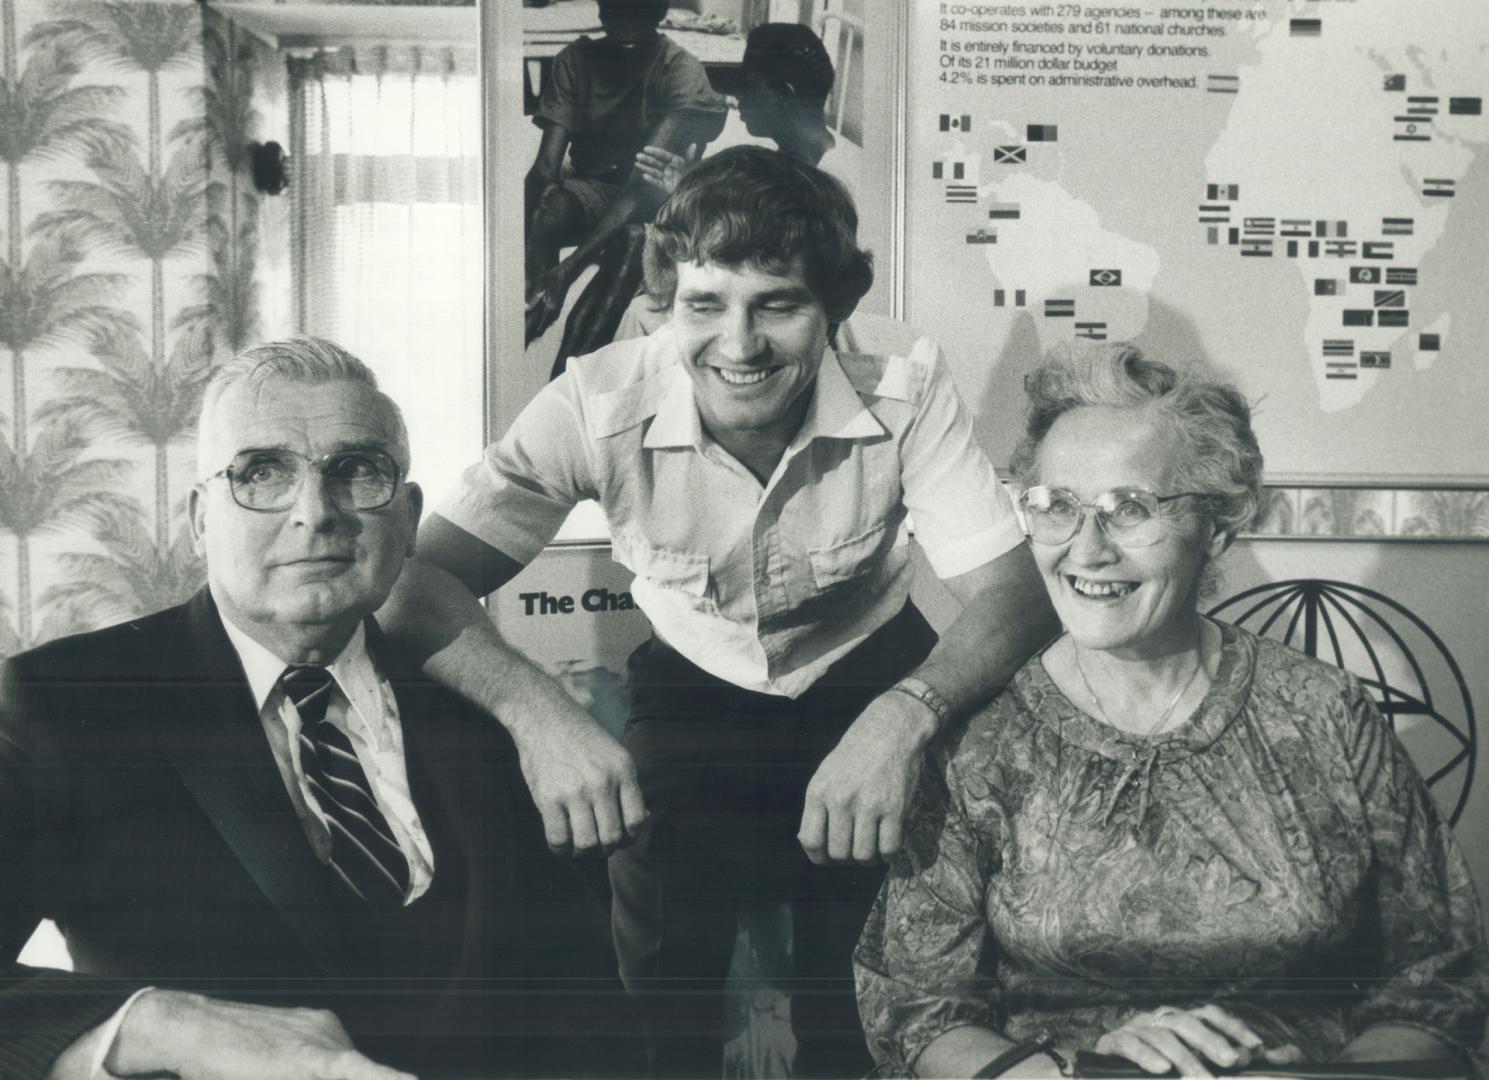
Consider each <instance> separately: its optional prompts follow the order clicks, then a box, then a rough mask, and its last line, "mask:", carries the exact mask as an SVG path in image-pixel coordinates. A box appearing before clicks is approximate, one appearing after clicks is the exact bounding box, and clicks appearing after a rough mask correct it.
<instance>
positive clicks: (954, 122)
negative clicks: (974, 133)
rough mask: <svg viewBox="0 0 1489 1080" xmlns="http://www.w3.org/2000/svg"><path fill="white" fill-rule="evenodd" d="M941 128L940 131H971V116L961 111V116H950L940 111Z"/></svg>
mask: <svg viewBox="0 0 1489 1080" xmlns="http://www.w3.org/2000/svg"><path fill="white" fill-rule="evenodd" d="M941 130H942V131H971V130H972V117H970V116H968V115H967V114H966V113H962V115H961V116H952V115H951V114H950V113H942V114H941Z"/></svg>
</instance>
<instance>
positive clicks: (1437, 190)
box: [1422, 177, 1457, 199]
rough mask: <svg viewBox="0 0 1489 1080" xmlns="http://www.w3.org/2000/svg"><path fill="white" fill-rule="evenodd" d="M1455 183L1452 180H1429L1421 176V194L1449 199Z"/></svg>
mask: <svg viewBox="0 0 1489 1080" xmlns="http://www.w3.org/2000/svg"><path fill="white" fill-rule="evenodd" d="M1456 186H1457V183H1456V182H1455V181H1453V180H1429V179H1427V178H1426V177H1423V178H1422V194H1423V195H1425V196H1427V197H1428V198H1439V199H1451V198H1452V197H1453V189H1454V188H1455V187H1456Z"/></svg>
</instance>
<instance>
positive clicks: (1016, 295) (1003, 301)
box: [993, 289, 1024, 307]
mask: <svg viewBox="0 0 1489 1080" xmlns="http://www.w3.org/2000/svg"><path fill="white" fill-rule="evenodd" d="M1007 306H1008V293H1007V292H1006V291H1005V290H1003V289H994V290H993V307H1007ZM1013 306H1014V307H1023V306H1024V290H1023V289H1015V290H1013Z"/></svg>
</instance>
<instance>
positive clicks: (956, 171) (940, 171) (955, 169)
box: [931, 161, 967, 180]
mask: <svg viewBox="0 0 1489 1080" xmlns="http://www.w3.org/2000/svg"><path fill="white" fill-rule="evenodd" d="M966 178H967V163H966V162H964V161H953V162H952V163H951V179H953V180H965V179H966ZM931 179H932V180H944V179H946V163H945V162H942V161H933V162H931Z"/></svg>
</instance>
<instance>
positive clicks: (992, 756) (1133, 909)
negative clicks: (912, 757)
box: [855, 624, 1489, 1075]
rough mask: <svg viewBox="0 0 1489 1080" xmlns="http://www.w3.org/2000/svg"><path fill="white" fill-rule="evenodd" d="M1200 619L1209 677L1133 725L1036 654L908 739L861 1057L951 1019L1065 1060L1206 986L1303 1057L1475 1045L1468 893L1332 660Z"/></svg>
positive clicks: (1476, 981)
mask: <svg viewBox="0 0 1489 1080" xmlns="http://www.w3.org/2000/svg"><path fill="white" fill-rule="evenodd" d="M1221 630H1222V637H1223V645H1222V651H1221V656H1220V664H1219V668H1218V670H1217V672H1216V677H1215V680H1214V683H1213V685H1212V686H1211V688H1210V691H1209V693H1208V694H1207V695H1206V697H1205V699H1204V701H1203V702H1202V703H1201V704H1200V707H1199V708H1198V709H1197V710H1196V711H1195V713H1194V715H1193V716H1191V717H1190V718H1189V719H1188V720H1187V721H1185V723H1183V724H1182V725H1180V726H1179V727H1177V728H1175V729H1173V730H1172V731H1170V732H1168V733H1165V734H1164V735H1161V736H1159V737H1157V738H1154V739H1151V740H1145V739H1143V738H1141V737H1139V736H1134V735H1129V734H1126V733H1124V732H1122V731H1119V730H1118V729H1116V728H1113V727H1110V726H1108V725H1107V724H1104V723H1101V722H1100V721H1097V720H1094V719H1092V718H1091V717H1089V716H1087V715H1086V714H1085V713H1083V712H1081V711H1080V710H1079V709H1077V708H1076V707H1075V706H1074V705H1073V704H1071V702H1070V701H1069V700H1068V699H1066V698H1065V696H1064V695H1063V694H1061V692H1060V691H1059V690H1058V689H1057V688H1056V686H1055V684H1054V683H1053V682H1052V681H1051V680H1050V677H1049V675H1048V674H1047V673H1046V672H1045V669H1044V666H1043V664H1042V662H1041V660H1040V658H1039V657H1036V658H1034V659H1033V660H1031V661H1030V662H1029V663H1028V664H1026V665H1025V666H1024V667H1023V669H1022V670H1021V671H1019V673H1018V674H1017V675H1016V676H1015V677H1014V680H1013V682H1012V683H1011V684H1010V686H1009V687H1008V689H1007V690H1006V691H1005V692H1004V693H1003V694H1002V695H1000V696H999V697H998V699H997V700H995V701H994V702H993V703H992V704H991V705H989V706H988V707H987V708H986V709H984V710H982V711H981V712H979V713H977V714H976V715H975V716H972V717H971V718H970V719H968V720H967V721H966V722H965V723H964V724H963V725H961V726H960V727H959V728H957V729H954V730H953V731H951V732H948V737H947V738H946V739H944V740H942V741H940V742H939V743H938V747H937V750H936V752H934V753H933V754H929V755H927V764H926V770H925V773H924V775H923V776H922V778H921V783H920V790H919V792H918V794H917V798H916V805H915V808H914V810H913V811H912V815H911V818H910V823H909V827H908V829H907V836H906V842H905V849H904V851H903V852H902V853H901V855H900V856H898V857H897V858H896V860H895V861H894V862H893V863H892V865H891V867H890V871H889V875H888V877H887V879H886V881H885V884H884V887H883V889H882V891H881V892H880V894H879V898H878V901H877V902H876V903H875V905H874V909H873V912H872V914H871V915H870V916H869V921H868V924H867V926H866V927H865V928H864V932H863V938H862V940H861V941H860V943H859V947H858V952H857V956H856V958H855V967H856V976H857V980H858V995H859V1006H860V1011H861V1013H862V1016H863V1022H864V1027H865V1031H866V1033H867V1035H868V1040H869V1048H870V1050H871V1051H872V1052H873V1054H874V1057H875V1059H876V1060H877V1061H878V1062H879V1069H880V1072H881V1073H883V1074H888V1075H910V1070H911V1066H912V1064H913V1063H914V1061H915V1059H916V1058H917V1056H918V1055H919V1054H920V1052H921V1050H923V1049H924V1048H925V1047H926V1045H927V1044H929V1043H930V1042H931V1041H932V1040H933V1039H935V1038H936V1037H937V1036H938V1035H941V1034H942V1033H943V1032H946V1031H949V1030H951V1029H952V1028H957V1027H962V1026H964V1025H968V1024H976V1025H981V1026H984V1027H988V1028H991V1029H993V1030H995V1031H998V1032H1001V1033H1003V1034H1004V1035H1006V1036H1007V1037H1008V1038H1011V1039H1022V1038H1025V1037H1027V1036H1028V1035H1030V1034H1031V1033H1033V1032H1034V1031H1035V1030H1037V1029H1039V1028H1049V1029H1050V1030H1051V1031H1052V1032H1053V1033H1054V1034H1055V1037H1056V1048H1057V1049H1058V1050H1059V1051H1060V1052H1061V1053H1062V1054H1065V1055H1070V1054H1073V1053H1074V1052H1075V1051H1076V1050H1078V1049H1090V1048H1092V1047H1093V1046H1094V1044H1095V1043H1096V1041H1097V1039H1098V1038H1100V1037H1101V1035H1102V1034H1103V1033H1104V1032H1105V1031H1107V1030H1109V1029H1111V1028H1114V1027H1116V1026H1119V1025H1120V1024H1121V1023H1123V1022H1124V1021H1125V1020H1126V1019H1127V1018H1128V1017H1129V1016H1131V1015H1132V1014H1133V1013H1135V1012H1138V1011H1140V1010H1145V1009H1151V1008H1154V1007H1156V1006H1158V1005H1173V1006H1177V1007H1194V1006H1197V1005H1201V1004H1204V1003H1207V1002H1214V1003H1217V1004H1219V1005H1221V1006H1222V1007H1224V1008H1226V1009H1229V1010H1231V1011H1233V1012H1235V1013H1236V1014H1238V1015H1240V1016H1242V1017H1244V1018H1245V1019H1246V1020H1247V1021H1248V1022H1249V1023H1251V1025H1252V1026H1253V1028H1255V1030H1256V1031H1257V1032H1258V1034H1260V1035H1261V1036H1262V1038H1263V1039H1264V1040H1265V1041H1266V1042H1267V1043H1268V1045H1278V1044H1281V1043H1284V1042H1292V1043H1296V1044H1297V1045H1298V1046H1299V1047H1301V1048H1302V1049H1303V1051H1304V1053H1305V1054H1306V1055H1307V1056H1308V1057H1309V1058H1310V1059H1313V1060H1326V1059H1328V1058H1331V1057H1333V1056H1334V1055H1335V1054H1336V1053H1337V1052H1338V1051H1339V1049H1340V1048H1341V1047H1343V1046H1344V1044H1345V1043H1347V1042H1348V1041H1349V1040H1350V1039H1352V1038H1353V1037H1354V1036H1355V1035H1356V1034H1358V1033H1359V1032H1360V1031H1362V1030H1363V1029H1365V1028H1367V1027H1369V1026H1371V1025H1374V1024H1380V1023H1387V1022H1389V1023H1401V1024H1409V1025H1412V1026H1414V1027H1419V1028H1423V1029H1426V1030H1428V1031H1430V1032H1432V1033H1433V1034H1434V1035H1437V1036H1438V1037H1440V1038H1442V1039H1443V1040H1445V1041H1447V1042H1448V1043H1450V1044H1453V1045H1456V1046H1459V1047H1463V1048H1465V1049H1468V1050H1469V1051H1470V1052H1472V1051H1473V1050H1475V1049H1476V1048H1477V1047H1478V1045H1479V1041H1480V1039H1481V1038H1482V1036H1483V1034H1484V1021H1485V1016H1486V1011H1489V952H1486V949H1485V945H1484V941H1483V933H1482V929H1481V925H1482V924H1481V921H1480V913H1479V905H1478V899H1477V897H1476V895H1475V892H1474V887H1473V882H1472V880H1471V879H1470V877H1469V872H1468V868H1467V866H1466V865H1465V863H1464V861H1463V857H1462V854H1461V852H1460V851H1459V850H1458V847H1457V845H1456V843H1455V842H1454V840H1453V836H1452V833H1451V832H1450V830H1449V828H1448V826H1447V825H1446V823H1444V822H1443V821H1442V819H1441V818H1440V817H1439V816H1438V814H1437V811H1436V809H1435V807H1434V806H1433V804H1432V800H1431V797H1430V795H1429V794H1428V793H1427V790H1426V787H1425V786H1424V785H1423V783H1422V781H1421V779H1420V777H1419V775H1418V773H1417V771H1416V769H1415V768H1414V767H1413V765H1412V763H1411V761H1410V759H1409V758H1408V757H1407V754H1406V751H1405V750H1404V749H1403V748H1402V746H1401V744H1400V743H1399V742H1398V741H1397V739H1396V736H1395V735H1394V733H1393V732H1392V731H1391V729H1390V727H1389V725H1388V724H1386V722H1385V721H1384V720H1383V719H1382V717H1381V715H1380V713H1379V712H1378V711H1377V709H1376V707H1375V705H1374V703H1373V702H1372V701H1371V700H1370V698H1369V697H1368V695H1367V694H1366V691H1365V689H1364V688H1363V687H1362V686H1361V685H1360V683H1359V681H1358V680H1357V679H1355V678H1354V677H1353V676H1351V675H1348V674H1346V673H1345V672H1342V671H1340V670H1338V669H1337V668H1333V667H1330V666H1328V665H1326V664H1323V663H1320V662H1319V661H1317V660H1313V659H1311V658H1309V657H1307V656H1304V655H1303V654H1301V653H1299V652H1296V651H1294V650H1292V649H1290V648H1288V647H1287V646H1284V645H1281V644H1279V643H1277V642H1275V641H1271V640H1267V639H1262V638H1257V637H1256V636H1254V635H1252V634H1250V633H1248V632H1246V631H1244V630H1241V629H1238V628H1236V627H1233V626H1229V625H1225V624H1221ZM1477 1067H1478V1068H1479V1070H1480V1071H1482V1062H1479V1063H1477Z"/></svg>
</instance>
